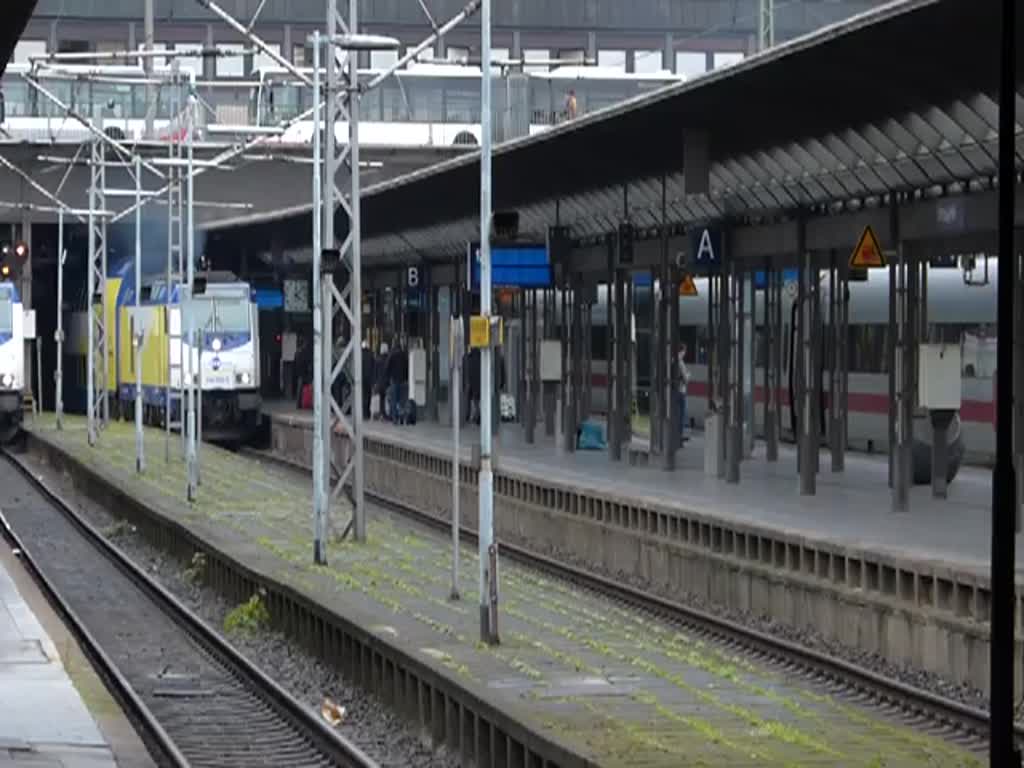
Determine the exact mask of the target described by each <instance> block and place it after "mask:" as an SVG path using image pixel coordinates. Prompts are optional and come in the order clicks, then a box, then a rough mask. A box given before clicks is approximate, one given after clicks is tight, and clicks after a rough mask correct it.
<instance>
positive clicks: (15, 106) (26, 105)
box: [3, 54, 35, 118]
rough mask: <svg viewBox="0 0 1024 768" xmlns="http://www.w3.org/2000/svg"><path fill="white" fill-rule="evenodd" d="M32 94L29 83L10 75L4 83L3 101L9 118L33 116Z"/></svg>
mask: <svg viewBox="0 0 1024 768" xmlns="http://www.w3.org/2000/svg"><path fill="white" fill-rule="evenodd" d="M32 55H35V54H32ZM32 93H33V92H30V91H29V84H28V83H26V82H25V81H24V80H22V79H21V78H20V77H12V76H11V74H10V73H8V75H7V77H5V78H4V81H3V99H4V106H5V108H6V110H7V117H9V118H10V117H30V116H31V115H32V99H33V96H32Z"/></svg>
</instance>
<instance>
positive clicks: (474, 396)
mask: <svg viewBox="0 0 1024 768" xmlns="http://www.w3.org/2000/svg"><path fill="white" fill-rule="evenodd" d="M463 370H464V371H465V372H466V392H467V393H468V395H469V413H467V414H466V421H468V422H469V423H471V424H476V423H477V422H478V421H479V420H480V350H479V349H478V348H476V347H473V349H471V350H469V353H468V354H467V355H466V364H465V366H463Z"/></svg>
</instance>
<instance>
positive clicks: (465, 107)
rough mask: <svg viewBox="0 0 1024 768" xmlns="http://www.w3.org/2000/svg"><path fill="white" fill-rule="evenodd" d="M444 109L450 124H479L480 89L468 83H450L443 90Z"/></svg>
mask: <svg viewBox="0 0 1024 768" xmlns="http://www.w3.org/2000/svg"><path fill="white" fill-rule="evenodd" d="M445 108H446V110H447V114H446V119H447V121H448V122H450V123H479V122H480V89H479V88H473V86H472V85H470V84H469V83H464V82H457V83H452V84H451V85H449V86H448V87H447V88H446V89H445Z"/></svg>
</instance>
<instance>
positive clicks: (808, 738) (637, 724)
mask: <svg viewBox="0 0 1024 768" xmlns="http://www.w3.org/2000/svg"><path fill="white" fill-rule="evenodd" d="M31 428H32V429H33V430H35V431H36V432H37V433H38V434H39V435H40V436H41V437H43V438H45V439H47V440H51V441H57V442H59V443H60V445H61V447H62V449H63V450H66V451H68V452H69V453H71V454H72V455H74V456H75V457H77V458H79V459H80V460H82V461H84V462H85V463H86V464H88V465H89V466H92V467H94V468H95V469H97V470H98V471H100V472H102V473H104V474H105V476H107V477H109V478H110V479H111V480H113V481H115V482H117V483H118V484H119V485H121V486H122V487H124V488H126V489H128V490H129V491H130V492H132V493H133V494H135V495H137V496H139V497H142V498H146V499H147V500H152V501H153V503H154V504H156V505H157V506H158V507H159V509H160V511H161V512H162V513H164V514H167V515H170V516H173V517H175V518H176V519H178V520H179V521H181V522H182V523H185V524H187V525H190V526H191V527H192V528H193V529H194V530H196V532H197V533H199V534H200V535H208V536H211V537H213V536H216V537H218V540H219V541H227V538H230V540H231V542H233V544H232V546H233V547H234V549H233V550H232V551H235V552H239V551H242V550H241V549H240V548H239V547H240V545H242V544H243V543H244V545H245V547H247V550H246V551H249V552H256V553H259V557H260V563H261V566H260V567H261V568H264V566H265V567H266V568H269V569H270V571H269V572H270V573H272V574H273V576H274V578H277V579H279V580H280V581H282V582H284V583H287V584H289V585H291V586H293V587H294V588H296V589H299V590H301V591H303V592H305V593H306V594H307V595H309V596H310V597H311V598H313V599H317V600H320V601H322V602H325V603H326V604H328V605H330V606H331V607H332V608H333V609H334V610H337V611H339V612H341V613H344V614H346V615H348V616H350V617H367V618H368V619H369V620H368V621H367V624H368V625H372V626H374V627H377V630H375V631H377V632H378V634H380V635H381V636H382V637H386V639H387V640H388V642H393V643H397V644H400V645H402V646H403V647H404V648H405V649H406V650H407V651H409V652H413V653H416V654H418V655H419V656H420V657H421V658H423V659H424V660H428V661H429V662H430V663H433V664H435V665H437V666H438V667H439V668H441V669H442V670H444V671H446V672H447V674H448V675H449V676H450V677H451V678H452V679H455V680H457V681H459V682H460V683H461V684H463V685H466V686H467V687H475V688H476V690H477V691H478V692H482V693H483V695H486V696H487V697H488V698H491V699H497V700H498V701H499V702H500V703H501V705H502V706H503V707H505V709H506V710H507V711H509V712H510V713H511V714H514V716H516V717H519V718H521V719H523V720H524V721H525V722H527V723H528V724H530V725H531V726H532V727H533V728H535V729H538V730H542V731H547V732H548V733H550V734H551V735H552V736H553V737H555V738H557V739H558V740H560V741H562V742H563V743H565V744H567V745H569V746H571V747H572V748H574V749H576V750H578V751H579V752H581V753H582V754H586V755H590V756H591V757H592V758H593V759H595V760H596V761H597V762H599V763H600V764H602V765H650V766H655V765H665V766H677V765H680V764H691V765H730V766H734V765H735V766H739V765H758V766H776V765H777V766H818V765H842V766H858V765H859V766H872V765H879V764H881V765H886V766H940V765H941V766H975V765H978V766H980V765H981V762H980V761H979V760H977V759H976V757H975V756H973V755H971V754H969V753H967V752H964V751H963V750H961V749H959V748H958V747H956V746H953V745H951V744H949V743H947V742H945V741H943V740H941V739H938V738H934V737H930V736H927V735H924V734H921V733H918V732H916V731H914V730H912V729H909V728H906V727H904V726H903V725H901V724H898V723H891V722H887V721H885V720H883V719H881V718H880V717H879V716H877V715H876V714H874V713H872V712H869V711H866V710H860V709H857V708H855V707H852V706H849V705H846V704H843V703H842V702H837V701H835V700H833V699H831V698H830V697H828V696H824V695H821V694H820V693H817V692H814V691H808V690H807V689H806V688H805V687H804V686H805V683H804V682H803V681H800V680H790V679H787V678H786V677H785V676H784V675H781V674H779V673H778V672H775V671H772V670H768V669H765V668H761V667H759V666H758V665H756V664H753V663H751V662H750V661H749V660H746V659H743V658H740V657H736V656H735V655H732V654H729V653H727V652H725V651H723V650H722V649H720V648H717V647H714V646H708V645H707V644H705V643H703V642H701V641H699V640H697V639H695V638H694V637H692V636H690V635H688V634H687V633H686V632H683V631H680V630H679V629H677V628H675V627H672V626H670V625H667V624H664V623H662V622H660V621H658V620H657V619H654V618H652V617H650V616H649V615H646V614H645V613H643V612H641V611H636V610H633V609H631V608H628V607H625V606H622V605H619V604H616V603H614V602H612V601H609V600H607V599H604V598H602V597H601V596H599V595H595V594H592V593H590V592H588V591H585V590H580V589H577V588H575V587H573V586H571V585H569V584H566V583H563V582H561V581H556V580H552V579H549V578H546V577H544V576H542V575H540V574H538V573H536V572H533V571H529V570H525V569H522V568H520V567H518V566H516V565H514V564H511V563H503V564H502V571H501V579H502V581H501V599H502V602H501V622H502V623H501V633H502V641H503V642H502V644H501V645H500V646H498V647H493V648H492V647H490V646H487V645H484V644H481V643H478V642H477V638H476V635H477V626H476V622H477V611H476V605H477V602H478V593H477V590H476V578H477V568H478V565H477V558H476V554H475V552H474V551H472V549H471V548H465V549H464V550H463V553H462V558H461V561H460V569H461V574H462V578H461V580H460V584H459V589H460V592H461V594H462V598H463V599H462V600H461V601H458V602H453V601H450V600H449V599H448V593H449V589H450V583H449V580H450V575H449V574H450V566H451V555H450V540H449V539H448V538H447V537H446V536H442V535H438V534H434V533H432V532H427V531H424V530H422V529H419V528H416V527H414V526H413V525H411V524H409V523H408V522H407V521H405V520H400V519H396V518H394V517H392V516H390V515H388V514H386V513H382V512H379V511H378V512H375V513H374V515H375V516H374V517H372V518H371V520H370V521H369V524H368V539H369V540H368V541H367V542H366V543H359V544H356V543H354V542H352V541H346V542H343V543H340V544H335V545H333V546H331V547H330V549H329V561H330V562H329V564H328V565H327V566H326V567H323V566H314V565H313V564H312V563H311V552H312V546H311V541H310V530H311V501H310V487H309V484H308V482H303V480H302V479H301V478H297V477H296V476H295V475H294V473H290V472H285V471H282V470H280V469H278V468H277V467H275V466H273V465H269V464H261V463H259V462H257V461H255V460H253V459H250V458H245V457H242V456H239V455H236V454H232V453H229V452H226V451H222V450H220V449H217V448H215V447H212V446H204V447H203V449H202V469H203V484H202V486H201V488H200V492H199V500H198V501H197V502H196V503H195V504H192V505H189V504H187V503H186V502H185V500H184V497H185V479H184V466H183V463H182V461H181V459H180V457H179V455H178V454H179V449H180V442H179V441H178V439H176V438H174V439H172V458H171V460H170V461H169V462H165V460H164V450H163V434H162V433H160V432H147V436H146V450H147V453H148V455H149V457H150V458H149V471H147V472H146V473H145V475H143V476H141V477H140V476H138V475H136V473H135V472H134V436H133V431H132V427H131V425H125V424H111V425H110V427H109V428H108V429H107V430H106V431H105V432H104V433H103V434H102V435H101V437H100V443H99V446H98V447H97V448H89V446H88V445H87V442H86V440H85V434H84V429H83V424H82V421H81V420H80V419H74V418H69V419H67V428H66V429H65V431H64V432H63V433H61V434H59V435H58V434H56V433H55V432H53V431H52V428H51V427H49V426H47V425H46V422H45V420H41V423H40V424H37V425H36V426H35V427H31ZM333 514H335V515H340V516H341V517H342V518H343V519H347V516H348V514H349V508H348V505H347V503H344V502H335V505H334V508H333ZM225 537H227V538H225ZM497 681H501V682H502V683H503V685H502V686H499V687H494V686H488V685H487V684H488V682H492V683H493V682H497ZM882 756H884V758H883V762H882V763H878V760H879V759H880V758H882Z"/></svg>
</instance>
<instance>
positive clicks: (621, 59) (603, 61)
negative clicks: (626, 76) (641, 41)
mask: <svg viewBox="0 0 1024 768" xmlns="http://www.w3.org/2000/svg"><path fill="white" fill-rule="evenodd" d="M597 66H599V67H604V68H606V69H617V70H619V71H620V72H625V71H626V52H625V51H620V50H609V51H598V52H597Z"/></svg>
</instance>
